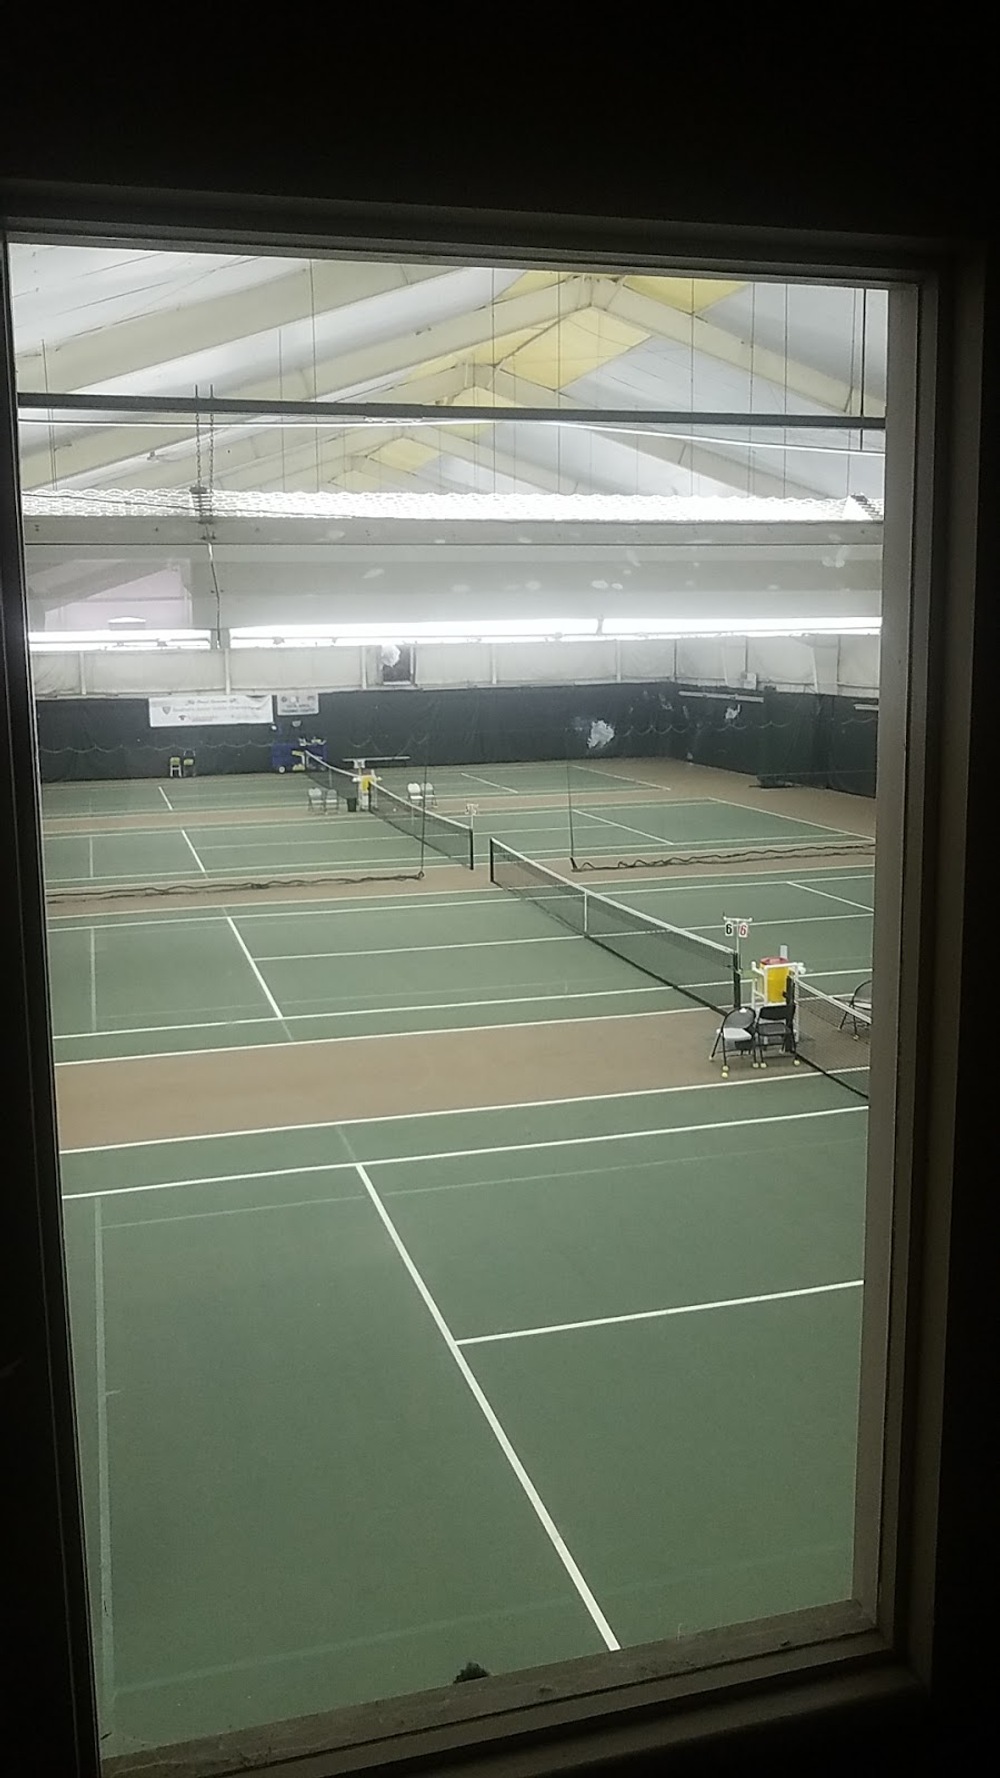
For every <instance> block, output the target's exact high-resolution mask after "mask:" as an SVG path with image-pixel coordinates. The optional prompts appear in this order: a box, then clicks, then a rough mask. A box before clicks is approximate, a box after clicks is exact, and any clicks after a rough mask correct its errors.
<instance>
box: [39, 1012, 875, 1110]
mask: <svg viewBox="0 0 1000 1778" xmlns="http://www.w3.org/2000/svg"><path fill="white" fill-rule="evenodd" d="M704 1010H705V1009H704V1008H703V1007H701V1006H664V1007H661V1008H659V1009H658V1010H657V1011H655V1012H595V1013H584V1014H582V1015H581V1017H580V1018H578V1019H504V1020H503V1021H502V1023H501V1022H500V1021H497V1022H495V1023H494V1024H492V1025H432V1026H430V1027H429V1028H427V1029H424V1030H420V1031H359V1032H358V1033H357V1034H356V1035H355V1034H354V1033H351V1032H347V1033H345V1034H344V1035H343V1036H342V1037H293V1038H291V1039H290V1040H289V1043H290V1044H291V1045H292V1046H294V1045H296V1044H303V1043H304V1044H308V1045H309V1046H310V1047H317V1046H319V1045H326V1044H334V1043H384V1042H385V1040H386V1038H387V1037H440V1036H441V1033H442V1032H454V1031H459V1032H461V1033H462V1034H463V1035H468V1033H469V1032H472V1031H533V1030H534V1029H535V1028H536V1026H538V1025H567V1024H572V1025H607V1024H610V1023H611V1022H612V1020H618V1021H620V1020H622V1019H679V1018H683V1017H684V1016H685V1015H687V1014H690V1013H693V1012H703V1011H704ZM314 1016H316V1017H322V1016H323V1015H322V1014H317V1015H314ZM283 1022H284V1021H283ZM240 1023H241V1024H244V1025H270V1024H273V1020H271V1019H242V1020H241V1021H240ZM151 1029H152V1030H154V1031H156V1030H158V1029H160V1027H159V1026H156V1025H153V1026H152V1027H151ZM165 1029H166V1030H168V1031H172V1030H174V1029H175V1027H174V1026H173V1025H168V1026H166V1027H165ZM176 1029H177V1030H180V1031H184V1030H199V1029H200V1027H199V1026H197V1025H195V1026H185V1025H179V1026H177V1027H176ZM79 1035H80V1036H81V1037H92V1036H93V1035H94V1034H93V1032H91V1031H82V1032H80V1034H79ZM98 1035H99V1036H101V1037H104V1036H105V1035H111V1036H113V1035H114V1033H113V1032H112V1033H105V1032H103V1031H101V1032H99V1033H98ZM126 1035H131V1033H126ZM62 1041H63V1042H66V1041H67V1040H66V1039H65V1038H63V1039H62ZM56 1042H59V1039H58V1038H57V1039H56ZM289 1043H220V1044H217V1045H215V1046H213V1047H212V1048H210V1049H186V1050H140V1051H139V1052H138V1053H137V1054H136V1055H129V1054H127V1053H126V1054H125V1055H111V1056H67V1057H66V1059H65V1060H64V1061H62V1062H57V1063H56V1067H57V1068H99V1067H104V1066H105V1065H106V1064H107V1063H108V1062H162V1061H165V1060H166V1061H175V1060H176V1059H177V1058H178V1057H179V1056H233V1055H240V1054H242V1052H243V1051H244V1050H254V1051H257V1050H284V1049H288V1047H289ZM839 1072H840V1073H841V1074H848V1073H851V1072H852V1070H850V1069H847V1068H841V1069H840V1070H839ZM858 1072H862V1071H861V1070H858ZM288 1127H289V1129H295V1128H297V1127H298V1126H296V1125H294V1124H290V1125H289V1126H288ZM164 1140H168V1138H164Z"/></svg>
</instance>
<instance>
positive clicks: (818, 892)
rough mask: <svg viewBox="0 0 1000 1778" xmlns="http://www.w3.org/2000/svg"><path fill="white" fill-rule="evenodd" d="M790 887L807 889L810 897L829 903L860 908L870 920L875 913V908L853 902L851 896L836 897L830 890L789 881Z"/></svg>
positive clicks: (861, 902) (810, 884) (860, 902)
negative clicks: (839, 903)
mask: <svg viewBox="0 0 1000 1778" xmlns="http://www.w3.org/2000/svg"><path fill="white" fill-rule="evenodd" d="M789 886H790V887H791V888H792V889H807V890H808V891H809V894H810V895H822V896H824V897H825V899H826V900H827V901H842V902H843V904H844V906H845V907H849V908H860V909H861V911H862V913H865V914H867V915H868V917H869V919H871V917H872V915H873V913H874V911H875V910H874V909H873V908H869V907H865V904H864V902H863V901H852V899H851V897H850V896H849V895H834V894H832V893H831V891H830V890H829V889H816V888H815V887H814V886H813V884H812V883H793V882H791V879H789Z"/></svg>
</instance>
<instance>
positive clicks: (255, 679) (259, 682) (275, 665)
mask: <svg viewBox="0 0 1000 1778" xmlns="http://www.w3.org/2000/svg"><path fill="white" fill-rule="evenodd" d="M230 674H231V683H232V685H233V688H234V690H237V691H343V690H345V689H346V688H348V687H350V688H356V687H358V686H360V684H361V650H360V648H237V649H234V650H233V652H232V653H231V655H230Z"/></svg>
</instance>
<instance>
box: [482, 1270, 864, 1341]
mask: <svg viewBox="0 0 1000 1778" xmlns="http://www.w3.org/2000/svg"><path fill="white" fill-rule="evenodd" d="M863 1285H864V1279H863V1278H847V1279H845V1280H844V1282H843V1283H840V1284H809V1285H806V1286H805V1287H804V1288H803V1289H801V1290H769V1291H765V1292H763V1293H762V1294H761V1295H760V1296H730V1297H722V1298H721V1299H720V1300H719V1301H718V1302H716V1303H683V1304H682V1305H681V1306H680V1307H678V1308H675V1309H641V1310H640V1311H639V1312H638V1313H637V1314H635V1315H598V1316H595V1317H594V1319H593V1320H592V1321H556V1322H553V1323H552V1325H551V1326H550V1327H519V1328H516V1329H515V1330H514V1331H513V1332H512V1333H495V1334H470V1336H469V1337H468V1338H467V1339H464V1340H459V1342H458V1344H459V1345H460V1346H494V1345H497V1344H499V1342H500V1341H501V1340H533V1339H536V1338H537V1337H538V1335H539V1334H557V1333H576V1332H577V1331H578V1330H579V1329H581V1328H589V1327H623V1326H624V1325H625V1324H626V1323H627V1322H629V1321H665V1320H666V1319H667V1318H668V1316H671V1315H703V1314H704V1313H705V1312H706V1311H707V1310H710V1309H744V1308H748V1307H750V1306H751V1305H753V1304H755V1303H785V1302H790V1301H791V1300H792V1298H793V1297H803V1296H825V1295H828V1294H829V1292H830V1291H834V1290H861V1289H862V1287H863Z"/></svg>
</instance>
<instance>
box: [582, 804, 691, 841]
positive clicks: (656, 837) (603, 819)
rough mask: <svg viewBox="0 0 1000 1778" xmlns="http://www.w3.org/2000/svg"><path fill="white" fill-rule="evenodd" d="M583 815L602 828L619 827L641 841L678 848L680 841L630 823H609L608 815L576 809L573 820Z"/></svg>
mask: <svg viewBox="0 0 1000 1778" xmlns="http://www.w3.org/2000/svg"><path fill="white" fill-rule="evenodd" d="M577 815H582V816H583V817H584V818H585V820H587V821H599V822H600V824H601V826H602V827H617V828H618V830H619V832H621V833H634V834H637V835H638V837H639V838H640V839H641V840H652V841H653V843H654V844H655V845H657V846H676V845H679V844H680V841H678V840H668V839H666V838H665V837H664V835H663V834H661V833H649V832H648V831H647V830H646V828H644V827H633V826H632V824H631V822H629V821H609V820H608V818H607V816H606V815H595V814H594V813H593V810H591V809H575V810H574V811H573V818H574V820H575V819H576V817H577Z"/></svg>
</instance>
